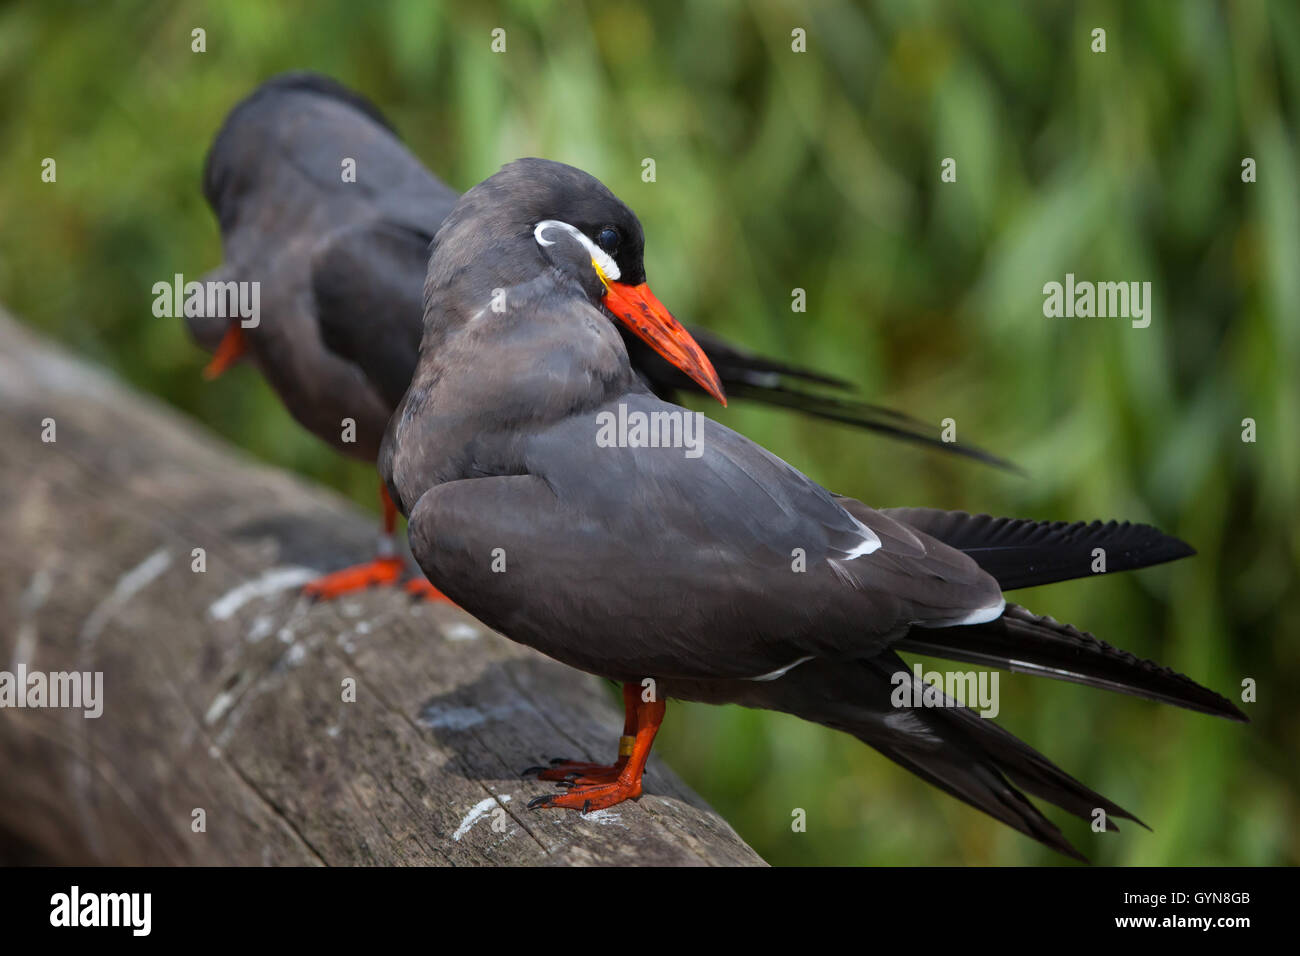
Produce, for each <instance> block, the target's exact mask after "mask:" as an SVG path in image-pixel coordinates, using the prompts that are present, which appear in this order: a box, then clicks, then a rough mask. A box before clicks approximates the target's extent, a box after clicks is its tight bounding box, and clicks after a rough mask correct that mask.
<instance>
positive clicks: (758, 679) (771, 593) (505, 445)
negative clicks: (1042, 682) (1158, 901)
mask: <svg viewBox="0 0 1300 956" xmlns="http://www.w3.org/2000/svg"><path fill="white" fill-rule="evenodd" d="M575 191H576V192H577V193H578V194H580V195H575ZM622 209H623V207H622V205H621V204H619V203H617V201H616V200H613V199H612V197H598V196H594V194H593V193H592V192H591V191H590V190H589V189H588V188H586V187H585V186H584V185H583V184H582V183H581V181H580V180H579V179H578V178H577V177H576V176H575V171H573V170H571V169H569V168H568V167H564V166H560V165H559V164H554V163H547V162H544V161H541V160H520V161H519V162H516V163H513V164H511V165H509V166H506V167H505V168H504V169H503V170H502V171H501V172H500V173H498V174H497V175H495V176H493V177H491V178H490V179H488V180H486V181H485V182H483V183H481V184H479V185H478V186H476V187H474V188H473V189H471V190H470V191H469V192H468V193H466V194H465V196H464V197H462V198H461V200H460V202H459V203H458V204H457V205H456V208H455V209H454V210H453V211H452V212H451V213H450V215H449V216H448V217H447V218H446V220H445V221H444V223H443V225H442V228H441V229H440V230H439V231H438V234H437V237H436V239H435V241H434V245H433V248H432V252H431V257H430V262H429V273H428V278H427V281H426V286H425V316H426V319H425V330H424V339H423V345H422V348H421V351H420V360H419V364H418V366H417V368H416V371H415V375H414V378H413V380H412V382H411V386H410V388H409V390H408V391H407V393H406V395H405V397H404V398H403V399H402V401H401V404H400V405H399V406H398V409H397V411H396V412H395V414H394V415H393V417H392V419H391V421H390V422H389V426H388V431H387V434H386V435H385V438H384V443H383V448H382V450H381V452H380V458H379V467H380V471H381V473H382V474H383V476H384V478H385V480H386V481H387V482H388V486H389V491H390V493H391V494H392V496H393V499H394V500H395V501H396V502H397V504H398V507H399V508H400V509H401V510H402V512H403V513H404V514H406V515H407V516H408V518H409V537H410V542H411V548H412V552H413V554H414V555H415V557H416V559H417V560H418V562H419V564H420V567H421V568H423V570H424V571H425V573H426V574H427V575H428V577H429V579H430V580H431V581H432V582H433V584H434V585H435V586H437V587H438V588H439V589H441V590H442V591H443V592H444V593H446V594H447V595H448V596H449V597H450V598H451V599H452V600H454V601H455V602H456V603H458V604H459V605H461V606H462V607H463V608H465V609H466V610H468V611H469V612H470V613H471V614H473V615H475V616H476V617H478V618H479V619H480V620H482V621H484V622H485V623H487V624H488V625H490V626H492V627H494V628H496V629H498V630H499V631H501V632H502V633H503V634H505V635H506V636H508V637H510V638H512V639H513V640H516V641H519V642H521V643H523V644H527V645H529V646H531V647H534V648H536V649H537V650H539V651H541V652H542V653H544V654H547V655H548V656H550V657H553V658H555V659H556V660H558V661H562V662H564V663H566V664H569V665H571V666H573V667H576V668H579V669H581V670H584V671H587V672H589V673H592V674H596V675H599V676H601V677H604V678H608V679H610V680H613V681H618V682H621V683H622V684H623V685H624V700H625V705H626V717H625V726H624V736H623V739H622V740H621V741H620V746H619V754H620V756H619V759H618V760H617V761H616V762H615V763H613V764H611V765H608V766H604V765H594V764H589V763H579V762H574V761H561V762H558V763H557V764H556V765H555V766H552V767H550V768H547V769H544V770H541V776H543V777H544V778H546V779H552V780H559V781H561V782H562V784H563V785H565V786H567V787H568V790H567V792H563V793H560V794H556V795H547V796H544V797H539V798H538V799H536V800H535V801H533V803H532V804H531V805H532V806H549V807H570V808H576V809H581V810H583V811H584V812H585V811H587V810H594V809H599V808H603V807H609V806H612V805H614V804H617V803H619V802H620V801H622V800H626V799H629V798H635V797H637V796H639V795H640V793H641V774H642V770H643V768H644V766H645V761H646V758H647V756H648V754H649V751H650V747H651V744H652V742H653V740H654V736H655V733H656V731H657V729H658V727H659V724H660V721H661V720H662V719H663V716H664V710H665V703H664V702H665V700H666V699H667V698H669V697H673V698H679V699H685V700H694V701H705V702H709V703H738V704H743V705H745V706H749V707H760V708H767V709H771V710H777V711H783V712H786V713H790V714H795V715H797V716H799V717H803V718H805V719H807V720H811V721H815V722H817V723H820V724H824V725H826V726H828V727H834V728H836V729H838V730H842V731H845V732H847V733H850V734H853V735H854V736H856V737H858V738H860V739H861V740H863V741H864V742H866V743H867V744H869V745H871V746H872V747H874V748H876V749H877V750H879V751H880V752H881V753H883V754H884V755H885V756H887V757H888V758H890V759H891V760H894V761H896V762H897V763H899V764H901V765H902V766H904V767H906V768H908V769H909V770H911V771H912V772H914V773H916V774H918V775H919V776H921V777H922V778H923V779H925V780H927V781H929V782H930V783H932V784H934V785H935V786H937V787H940V788H942V789H943V790H945V791H947V792H948V793H950V794H952V795H953V796H955V797H957V798H959V799H961V800H964V801H966V802H967V803H969V804H971V805H972V806H974V807H977V808H979V809H980V810H983V811H985V812H986V813H988V814H990V815H992V816H993V817H995V818H997V819H998V820H1001V821H1002V822H1004V823H1006V824H1007V825H1009V826H1012V827H1014V828H1016V829H1017V830H1020V831H1021V832H1023V833H1026V834H1028V835H1029V836H1031V837H1033V838H1034V839H1036V840H1039V841H1041V842H1043V843H1045V844H1047V845H1048V846H1051V847H1053V848H1054V849H1056V850H1059V851H1061V852H1063V853H1067V854H1070V855H1072V856H1077V855H1078V854H1077V852H1076V851H1075V850H1074V848H1073V847H1072V846H1071V845H1070V844H1069V843H1068V841H1067V840H1066V839H1065V837H1064V836H1063V835H1062V834H1061V832H1060V831H1059V830H1058V829H1057V828H1056V826H1054V825H1053V824H1052V823H1051V822H1050V821H1049V820H1048V819H1047V818H1046V817H1045V816H1044V815H1043V814H1042V813H1041V812H1040V811H1039V810H1038V809H1037V808H1036V807H1035V806H1034V805H1033V804H1032V803H1031V802H1030V801H1029V800H1028V799H1027V797H1026V796H1025V794H1026V793H1027V794H1030V795H1033V796H1037V797H1040V798H1042V799H1045V800H1047V801H1050V802H1052V803H1054V804H1056V805H1058V806H1060V807H1061V808H1063V809H1065V810H1066V811H1068V812H1070V813H1073V814H1076V815H1078V816H1081V817H1084V818H1085V819H1089V820H1091V819H1093V815H1094V811H1095V810H1096V809H1097V808H1100V809H1102V810H1104V811H1105V814H1106V820H1107V826H1108V827H1110V828H1114V827H1115V823H1114V821H1115V820H1116V819H1118V818H1121V817H1122V818H1126V819H1135V818H1134V817H1133V816H1132V815H1131V814H1129V813H1128V812H1126V811H1125V810H1124V809H1122V808H1121V807H1119V806H1117V805H1116V804H1115V803H1113V802H1111V801H1110V800H1107V799H1106V798H1105V797H1103V796H1101V795H1100V794H1097V793H1095V792H1094V791H1092V790H1090V789H1089V788H1088V787H1086V786H1085V785H1084V784H1082V783H1080V782H1079V781H1078V780H1075V779H1074V778H1073V777H1071V776H1069V775H1068V774H1066V773H1065V772H1064V771H1063V770H1061V769H1060V768H1058V767H1057V766H1055V765H1054V764H1053V763H1052V762H1051V761H1049V760H1048V759H1047V758H1046V757H1044V756H1043V755H1041V754H1039V753H1038V752H1036V751H1035V750H1033V749H1031V748H1030V747H1028V746H1027V745H1025V744H1024V743H1022V742H1021V741H1019V740H1017V739H1016V738H1015V737H1013V736H1011V735H1010V734H1008V733H1006V732H1005V731H1003V730H1001V729H1000V728H999V727H997V726H996V725H995V724H994V723H992V722H991V721H990V720H987V719H983V718H981V717H980V716H978V715H977V714H976V712H975V711H974V710H971V709H969V708H967V707H962V706H956V705H955V704H956V702H955V701H953V700H951V699H949V698H947V697H946V696H945V695H943V694H942V693H938V694H936V693H933V692H928V693H922V691H924V688H914V687H913V683H912V682H913V680H914V678H913V675H912V674H911V672H910V671H909V670H908V668H907V666H906V665H905V664H904V662H903V660H902V659H901V658H900V657H899V653H898V652H899V651H908V650H910V651H919V652H924V653H927V654H932V655H936V656H939V657H946V658H950V659H954V660H961V661H974V662H977V663H979V664H982V665H986V666H993V667H1001V668H1008V669H1012V670H1019V671H1027V672H1030V673H1036V674H1040V675H1042V676H1046V677H1052V678H1056V679H1059V680H1068V681H1075V682H1078V683H1083V684H1088V685H1090V686H1094V687H1102V688H1107V689H1110V690H1117V691H1121V692H1123V693H1127V694H1133V695H1137V696H1140V697H1146V698H1149V699H1152V700H1158V701H1163V702H1166V703H1171V704H1176V705H1178V706H1181V707H1186V708H1189V709H1192V710H1199V711H1203V712H1205V713H1209V714H1215V715H1219V716H1223V717H1228V718H1230V719H1234V720H1244V719H1245V717H1244V715H1243V714H1242V713H1241V711H1240V710H1238V709H1237V707H1235V706H1234V705H1233V704H1232V703H1231V702H1230V701H1228V700H1226V699H1225V698H1223V697H1220V696H1219V695H1218V694H1215V693H1214V692H1212V691H1210V690H1207V689H1205V688H1203V687H1201V686H1199V685H1197V684H1196V683H1194V682H1192V681H1191V680H1189V679H1188V678H1186V677H1183V676H1181V675H1179V674H1176V673H1174V672H1173V671H1171V670H1169V669H1167V668H1164V667H1162V666H1160V665H1157V664H1154V663H1152V662H1150V661H1141V660H1138V659H1137V658H1135V657H1133V656H1132V655H1129V654H1126V653H1124V652H1122V651H1118V650H1116V649H1114V648H1112V647H1110V646H1108V645H1106V644H1103V643H1102V642H1100V641H1098V640H1096V639H1095V638H1093V637H1092V636H1091V635H1088V634H1083V633H1081V632H1079V631H1076V630H1075V629H1073V628H1071V627H1068V626H1066V625H1062V624H1058V623H1057V622H1055V621H1053V620H1051V619H1050V618H1044V617H1038V616H1036V615H1033V614H1031V613H1030V612H1028V611H1026V610H1025V609H1024V608H1021V607H1018V606H1016V605H1012V604H1008V603H1006V601H1005V599H1004V597H1003V591H1004V590H1006V589H1010V588H1016V587H1026V586H1029V585H1040V584H1046V583H1049V582H1054V581H1062V580H1066V579H1069V578H1075V577H1083V576H1087V575H1089V574H1091V562H1092V560H1093V549H1094V548H1099V547H1100V548H1104V549H1106V551H1107V554H1108V556H1109V567H1110V568H1112V569H1114V570H1119V569H1123V568H1139V567H1145V566H1147V565H1151V564H1156V563H1159V562H1162V561H1168V560H1171V559H1173V558H1178V557H1183V556H1186V555H1189V554H1191V553H1192V549H1191V548H1189V547H1188V546H1187V545H1185V544H1184V543H1183V542H1181V541H1178V540H1177V539H1174V538H1171V537H1168V536H1166V535H1163V534H1161V533H1160V532H1159V531H1157V530H1155V529H1154V528H1151V527H1146V526H1141V525H1130V524H1116V523H1114V522H1111V523H1108V524H1101V523H1099V522H1095V523H1093V524H1089V525H1085V524H1063V523H1040V522H1032V521H1015V520H1010V519H994V518H990V517H988V516H986V515H981V516H971V515H968V514H963V513H955V512H942V511H932V510H928V509H912V508H904V509H891V510H883V511H882V510H875V509H872V508H870V507H868V506H867V505H865V504H863V503H862V502H860V501H856V500H854V499H852V498H846V497H841V496H837V495H834V494H831V493H830V492H828V491H827V490H825V489H824V488H822V487H820V486H819V485H817V484H816V483H815V482H813V481H812V480H810V479H809V478H807V477H805V476H804V475H803V474H801V473H800V472H798V471H797V470H795V469H794V468H792V467H791V466H790V465H788V464H786V463H785V462H784V461H781V460H780V459H778V458H776V457H775V456H773V455H772V454H770V453H769V452H767V451H766V450H764V449H763V448H761V447H759V446H758V445H756V444H754V443H753V442H751V441H749V440H747V439H746V438H744V437H742V436H741V435H739V434H737V433H736V432H734V431H731V430H730V429H728V428H726V427H724V426H723V425H720V424H718V423H716V422H713V421H711V420H709V419H705V418H703V416H700V417H699V418H696V417H695V413H690V412H687V411H686V410H685V409H682V408H680V407H677V406H674V405H672V404H670V403H668V402H666V401H664V400H663V399H661V398H659V397H657V396H656V395H655V394H654V393H653V391H652V390H651V389H650V388H649V387H648V385H647V383H646V382H645V380H644V379H643V378H642V377H641V376H639V375H638V374H637V373H636V371H635V369H634V368H633V366H632V363H631V360H630V357H629V354H628V350H627V347H626V344H625V339H624V336H623V334H621V332H620V330H619V329H618V328H617V326H618V325H619V324H622V325H625V326H630V327H631V328H632V330H633V332H634V333H635V334H636V335H637V336H638V337H639V338H640V339H642V340H644V341H645V342H646V343H647V344H648V345H649V346H651V347H652V348H655V349H656V350H657V351H658V352H659V353H660V354H661V355H662V356H664V357H665V358H667V359H668V360H669V361H671V362H673V364H675V365H676V366H677V367H678V368H680V369H681V370H682V371H683V372H684V373H685V374H687V375H688V376H690V377H691V378H692V379H693V380H694V381H696V382H697V383H699V384H700V386H701V387H702V388H704V389H705V390H706V391H708V392H709V393H711V394H714V395H716V396H717V397H719V398H721V397H722V389H721V387H720V385H719V376H718V375H717V373H716V371H715V370H714V369H713V368H712V366H711V365H710V362H709V360H708V357H707V355H705V353H704V350H702V349H700V348H698V347H696V346H694V345H693V343H692V341H691V338H690V335H689V333H687V332H686V330H685V329H684V328H683V327H682V326H680V325H679V324H678V323H677V322H676V321H675V320H674V319H673V317H672V316H671V315H670V314H669V313H668V311H667V310H666V309H664V308H663V306H662V305H660V304H659V303H658V302H657V301H654V300H647V301H642V302H633V303H632V304H631V305H629V301H628V294H627V289H626V284H627V283H628V282H632V283H634V284H635V283H637V282H639V281H640V279H641V278H642V276H641V274H640V272H639V271H635V268H636V266H635V264H636V263H639V261H640V250H641V242H642V237H641V235H640V232H639V231H638V230H634V229H632V228H631V223H630V221H628V220H625V219H624V218H621V217H622ZM575 211H576V212H577V214H576V215H575V214H574V213H575ZM564 216H569V217H570V219H572V220H573V221H570V219H565V218H562V217H564ZM611 226H612V228H613V230H614V232H615V233H616V234H615V235H614V236H612V237H611V236H608V235H606V229H607V228H610V227H611ZM634 287H635V286H634ZM494 305H496V306H497V308H494ZM637 422H642V423H647V422H648V423H651V424H650V425H649V426H648V427H647V428H645V429H643V430H642V431H641V432H640V433H636V432H635V431H634V427H635V423H637ZM655 422H657V423H658V425H657V426H656V425H655V424H653V423H655ZM625 425H626V427H624V426H625ZM673 426H676V427H677V430H676V431H674V430H673ZM655 429H657V431H656V430H655ZM692 430H694V431H692ZM634 435H638V437H633V436H634ZM692 436H693V438H692ZM664 437H667V438H668V439H673V438H675V437H680V438H681V440H680V441H677V442H674V441H673V440H667V441H664V440H657V439H663V438H664ZM927 686H928V685H927ZM914 690H915V691H916V692H917V694H918V696H917V697H916V698H913V696H912V692H913V691H914ZM900 701H901V703H900ZM918 703H920V705H919V706H918ZM533 769H535V770H537V769H540V768H533Z"/></svg>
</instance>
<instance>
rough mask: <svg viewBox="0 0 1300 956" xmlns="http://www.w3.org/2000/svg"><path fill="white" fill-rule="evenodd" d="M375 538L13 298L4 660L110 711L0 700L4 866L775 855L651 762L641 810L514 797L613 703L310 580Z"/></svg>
mask: <svg viewBox="0 0 1300 956" xmlns="http://www.w3.org/2000/svg"><path fill="white" fill-rule="evenodd" d="M44 419H53V420H54V422H55V428H56V441H55V442H53V443H45V442H43V441H42V440H41V432H42V421H43V420H44ZM374 539H375V528H374V525H373V523H372V519H370V518H368V517H367V516H365V515H362V514H359V513H358V512H357V511H355V510H354V509H352V508H350V507H349V506H348V505H347V504H346V503H344V502H342V501H340V500H339V499H338V498H337V497H336V496H334V495H332V494H329V493H327V492H325V491H322V490H321V489H318V488H313V487H311V486H309V485H307V484H305V483H304V482H303V481H301V480H299V479H297V478H294V477H292V476H290V475H287V474H284V473H281V472H278V471H275V470H272V469H269V468H266V467H263V466H260V465H256V464H251V463H250V462H249V461H247V460H246V459H244V458H243V457H242V456H240V455H239V453H237V452H234V451H232V450H231V449H230V448H229V447H226V446H225V445H224V444H222V443H221V442H219V441H216V440H214V439H212V438H211V437H208V436H206V435H204V434H203V433H202V432H201V430H200V429H199V428H198V427H196V426H195V425H194V424H192V423H190V422H188V421H186V420H184V419H183V418H182V417H181V416H179V415H177V414H176V413H174V412H172V411H170V410H168V409H166V408H165V407H163V406H161V405H160V404H159V403H157V402H155V401H153V400H151V399H148V398H146V397H142V396H139V395H136V394H133V393H131V392H130V391H129V390H127V389H126V388H124V387H123V386H121V385H119V384H117V383H115V382H114V381H112V380H111V379H110V378H109V377H108V376H106V375H104V374H102V373H100V372H98V371H96V370H95V369H93V368H91V367H89V366H87V365H85V364H84V363H82V362H79V361H76V360H73V359H71V358H69V357H67V356H66V355H65V354H63V353H61V352H59V351H57V350H56V349H54V348H53V347H51V346H49V345H48V344H46V343H42V342H40V341H39V340H37V339H36V338H35V337H33V336H32V335H31V334H30V333H29V332H27V331H25V330H23V329H21V328H20V327H19V326H18V325H17V324H16V323H14V322H13V321H12V320H11V319H8V318H6V317H5V316H4V315H3V314H0V621H3V625H2V626H0V670H7V671H9V672H10V673H15V672H16V670H17V667H18V665H19V664H23V665H25V666H26V668H27V669H28V671H29V672H30V671H35V670H39V671H43V672H54V671H74V670H76V671H91V672H93V671H102V672H103V675H104V676H103V680H104V695H103V696H104V704H103V708H104V709H103V715H102V716H101V717H99V718H98V719H90V718H86V717H85V716H83V714H82V712H81V711H73V710H66V709H10V708H5V709H0V863H4V862H9V863H15V862H34V863H35V862H41V863H59V864H63V863H113V864H215V865H225V864H307V865H311V864H468V865H475V864H479V865H509V864H697V865H698V864H723V865H726V864H754V863H761V860H760V859H759V858H758V857H757V855H756V854H755V853H754V852H753V851H752V850H751V849H750V848H749V847H748V846H746V845H745V844H744V843H743V842H742V841H741V840H740V838H739V837H738V836H737V835H736V834H735V832H734V831H732V829H731V828H730V827H729V826H727V824H726V823H725V822H723V821H722V820H721V819H719V818H718V817H717V815H716V814H714V813H713V812H712V811H711V810H709V809H708V807H707V806H705V805H704V804H703V803H702V802H701V801H700V799H699V798H698V797H697V796H695V795H694V794H692V793H691V792H690V791H689V790H688V789H687V788H686V787H685V786H684V785H683V784H682V783H681V782H680V781H678V780H677V779H676V778H675V777H674V776H673V775H672V773H671V772H669V771H668V770H666V769H665V768H664V767H663V765H662V764H660V763H657V762H656V761H654V760H652V761H651V764H650V769H649V772H648V773H647V775H646V791H647V792H646V795H645V796H644V797H643V798H642V799H641V800H640V801H639V802H637V803H626V804H623V805H621V806H618V807H616V808H613V809H612V810H608V811H603V812H600V813H597V814H592V815H590V816H587V817H583V816H581V815H580V814H578V813H575V812H572V811H556V810H551V811H529V810H527V809H525V805H526V804H527V803H528V801H529V799H531V798H532V797H533V796H535V795H537V794H541V793H544V792H548V790H549V789H550V787H551V785H550V784H545V783H540V782H538V781H536V780H533V779H528V780H523V779H521V778H520V776H519V771H520V770H521V769H523V768H524V767H527V766H529V765H531V764H536V763H545V762H546V761H547V760H548V759H549V758H551V757H556V756H565V757H577V758H580V759H601V760H605V759H610V758H612V755H613V751H614V749H615V747H616V741H617V735H618V733H619V730H620V728H621V715H620V714H619V713H618V711H617V709H616V707H615V705H614V701H613V700H612V698H611V695H610V694H609V693H607V692H606V689H605V688H604V687H602V686H601V685H600V682H598V681H596V680H595V679H594V678H590V677H587V676H586V675H582V674H579V673H576V672H574V671H571V670H569V669H567V668H565V667H562V666H560V665H559V664H556V663H554V662H552V661H549V660H547V659H545V658H543V657H541V656H539V655H537V654H534V653H533V652H531V651H529V650H527V649H525V648H522V647H519V646H517V645H515V644H512V643H511V642H509V641H507V640H505V639H504V638H502V637H501V636H499V635H497V634H494V633H492V632H490V631H488V630H487V629H486V628H484V627H483V626H482V625H480V624H478V623H477V622H475V621H474V620H473V619H472V618H470V617H468V616H466V615H464V614H463V613H460V612H458V611H456V610H454V609H450V608H446V607H438V606H432V605H420V604H412V603H411V602H410V600H409V599H407V598H406V597H405V595H403V594H400V593H398V592H395V591H375V592H369V593H366V594H364V595H361V596H358V597H356V598H354V599H351V600H345V601H343V602H341V603H337V604H316V605H312V604H309V603H307V602H305V601H303V600H302V599H300V598H299V596H298V585H299V584H300V583H301V581H302V580H303V579H304V578H305V577H307V576H308V575H309V574H310V573H311V572H310V570H309V569H333V568H337V567H341V566H343V565H346V564H348V563H351V562H354V561H357V560H361V559H364V558H365V557H367V556H369V554H371V553H372V550H371V549H372V548H373V546H374ZM194 548H203V549H204V550H205V552H206V565H207V567H206V571H204V572H203V573H195V572H194V571H193V570H192V558H191V554H192V549H194ZM348 677H352V678H355V681H356V688H357V693H356V698H357V699H356V702H355V703H345V702H343V700H342V697H343V693H342V686H343V681H344V679H345V678H348ZM196 808H201V809H202V810H203V811H204V812H205V814H206V832H197V833H196V832H194V831H193V828H192V825H191V824H192V819H193V811H194V810H195V809H196Z"/></svg>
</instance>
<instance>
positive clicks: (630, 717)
mask: <svg viewBox="0 0 1300 956" xmlns="http://www.w3.org/2000/svg"><path fill="white" fill-rule="evenodd" d="M639 699H640V688H639V687H638V686H637V685H636V684H624V685H623V736H622V737H621V738H619V742H618V751H619V753H618V760H616V761H615V762H614V763H613V764H604V763H592V762H590V761H586V760H569V759H567V758H565V757H556V758H555V759H554V760H552V761H551V765H550V766H549V767H529V768H528V769H527V770H525V771H524V776H528V775H529V774H531V773H535V774H537V779H538V780H557V781H560V782H561V786H581V785H582V784H587V783H613V782H614V781H615V780H617V779H618V775H619V774H620V773H622V772H623V768H624V767H625V766H627V761H628V758H629V757H630V756H631V754H632V745H633V743H634V741H635V739H636V721H637V717H636V705H637V702H638V700H639ZM624 751H626V752H624Z"/></svg>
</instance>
